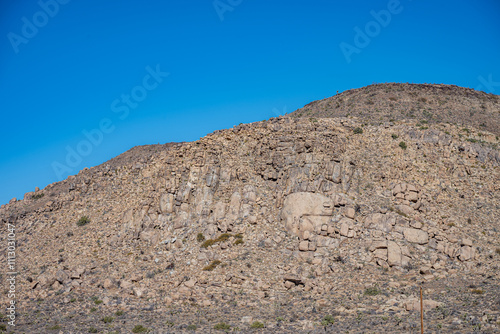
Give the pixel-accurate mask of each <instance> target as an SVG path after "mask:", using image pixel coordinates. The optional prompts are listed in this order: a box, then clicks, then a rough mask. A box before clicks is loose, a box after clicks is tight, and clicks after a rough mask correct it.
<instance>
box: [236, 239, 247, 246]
mask: <svg viewBox="0 0 500 334" xmlns="http://www.w3.org/2000/svg"><path fill="white" fill-rule="evenodd" d="M244 243H245V242H244V241H243V239H236V241H235V242H234V244H235V245H236V246H237V245H241V244H244Z"/></svg>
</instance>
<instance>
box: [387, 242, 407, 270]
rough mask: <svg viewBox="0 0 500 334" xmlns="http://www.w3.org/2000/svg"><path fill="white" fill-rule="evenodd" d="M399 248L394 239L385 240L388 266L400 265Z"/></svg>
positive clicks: (400, 254)
mask: <svg viewBox="0 0 500 334" xmlns="http://www.w3.org/2000/svg"><path fill="white" fill-rule="evenodd" d="M402 256H403V254H402V253H401V248H400V247H399V245H398V244H397V243H396V242H394V241H388V242H387V263H388V264H389V266H391V267H392V266H401V265H402V263H403V262H402Z"/></svg>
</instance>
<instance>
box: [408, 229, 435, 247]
mask: <svg viewBox="0 0 500 334" xmlns="http://www.w3.org/2000/svg"><path fill="white" fill-rule="evenodd" d="M403 235H404V237H405V239H406V240H408V241H409V242H413V243H416V244H419V245H423V244H426V243H427V242H429V234H428V233H427V232H425V231H422V230H419V229H415V228H405V229H404V231H403Z"/></svg>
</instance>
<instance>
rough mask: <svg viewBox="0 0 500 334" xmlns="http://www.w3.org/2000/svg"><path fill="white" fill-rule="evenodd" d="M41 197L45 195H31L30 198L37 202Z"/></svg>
mask: <svg viewBox="0 0 500 334" xmlns="http://www.w3.org/2000/svg"><path fill="white" fill-rule="evenodd" d="M43 196H45V194H44V193H39V194H35V195H33V197H32V198H33V199H34V200H37V199H40V198H42V197H43Z"/></svg>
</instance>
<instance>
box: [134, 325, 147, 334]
mask: <svg viewBox="0 0 500 334" xmlns="http://www.w3.org/2000/svg"><path fill="white" fill-rule="evenodd" d="M147 331H148V329H147V328H146V327H144V326H143V325H136V326H135V327H134V329H132V333H146V332H147Z"/></svg>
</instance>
